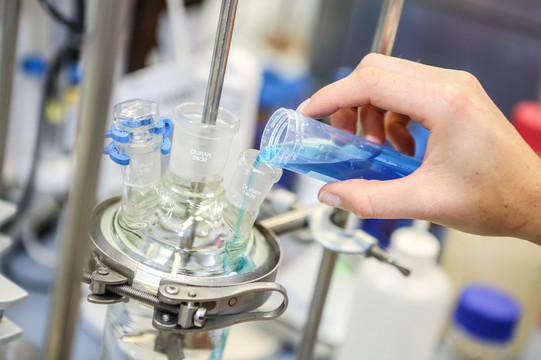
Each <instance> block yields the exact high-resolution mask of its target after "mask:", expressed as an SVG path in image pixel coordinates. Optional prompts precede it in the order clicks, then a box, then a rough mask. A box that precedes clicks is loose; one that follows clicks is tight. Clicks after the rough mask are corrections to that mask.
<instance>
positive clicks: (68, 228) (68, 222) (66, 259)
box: [46, 0, 131, 360]
mask: <svg viewBox="0 0 541 360" xmlns="http://www.w3.org/2000/svg"><path fill="white" fill-rule="evenodd" d="M130 4H131V0H117V1H110V0H95V1H91V2H89V11H88V12H87V13H88V15H89V17H88V21H87V27H88V28H87V31H86V37H85V47H84V53H83V59H84V64H85V69H84V78H83V88H82V98H81V105H80V114H79V121H80V122H79V124H80V125H79V126H80V128H79V132H78V136H77V145H76V149H75V151H76V169H75V176H74V184H73V187H72V188H71V191H70V194H69V200H68V204H67V216H66V219H65V223H64V224H65V225H64V228H63V233H62V243H61V249H62V251H61V254H60V264H59V267H58V269H57V273H56V279H55V286H54V294H53V301H52V304H51V317H50V325H49V338H48V344H47V352H46V359H48V360H63V359H66V360H67V359H69V358H70V352H71V344H72V340H73V335H74V333H75V324H76V320H77V312H78V305H79V297H80V286H81V285H80V281H81V272H82V269H83V264H84V259H85V257H86V255H87V253H88V251H87V247H88V238H89V237H88V232H89V228H90V215H91V211H92V208H93V206H94V205H95V189H96V183H97V177H98V171H99V164H100V159H101V156H102V148H103V134H104V132H105V125H106V120H107V116H108V115H109V113H110V111H109V110H110V100H111V93H112V87H113V81H114V79H115V76H114V74H115V65H116V59H117V54H118V52H119V50H120V38H121V34H122V31H123V29H126V28H127V26H126V21H127V20H128V19H127V17H128V14H129V12H128V10H129V5H130Z"/></svg>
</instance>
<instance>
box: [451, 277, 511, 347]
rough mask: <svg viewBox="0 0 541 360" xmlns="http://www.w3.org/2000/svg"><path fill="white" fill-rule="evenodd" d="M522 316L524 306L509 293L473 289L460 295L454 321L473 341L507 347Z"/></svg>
mask: <svg viewBox="0 0 541 360" xmlns="http://www.w3.org/2000/svg"><path fill="white" fill-rule="evenodd" d="M520 316H521V307H520V304H519V303H518V302H517V301H516V300H515V299H513V298H512V297H511V296H510V295H508V294H507V293H505V292H503V291H501V290H498V289H495V288H492V287H489V286H485V285H470V286H467V287H465V288H464V290H463V291H462V293H461V295H460V299H459V301H458V304H457V307H456V309H455V313H454V321H455V324H456V325H457V326H459V327H460V328H462V329H463V330H464V331H466V332H467V333H468V334H470V335H471V336H472V337H476V338H479V339H482V340H485V341H487V342H496V343H505V342H507V341H509V340H510V339H511V338H512V337H513V335H514V331H515V326H516V324H517V322H518V320H519V319H520Z"/></svg>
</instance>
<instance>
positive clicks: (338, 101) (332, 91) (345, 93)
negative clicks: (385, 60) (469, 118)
mask: <svg viewBox="0 0 541 360" xmlns="http://www.w3.org/2000/svg"><path fill="white" fill-rule="evenodd" d="M434 94H435V89H434V84H433V83H430V82H427V81H424V80H420V79H416V78H413V77H409V76H406V75H402V74H398V73H394V72H390V71H387V70H383V69H380V68H377V67H361V68H360V69H358V70H355V71H354V72H353V73H352V74H351V75H349V76H348V77H346V78H344V79H342V80H339V81H337V82H335V83H332V84H330V85H328V86H326V87H324V88H322V89H320V90H319V91H317V92H316V93H315V94H314V95H313V96H312V97H311V99H310V101H309V102H308V103H307V104H306V105H305V106H304V108H303V109H302V113H303V114H305V115H308V116H311V117H315V118H318V117H323V116H328V115H330V114H332V113H334V112H336V111H338V110H340V109H345V108H352V107H357V106H363V105H368V104H370V105H373V106H375V107H378V108H381V109H385V110H389V111H392V112H396V113H400V114H405V115H408V116H410V117H412V118H414V119H415V120H417V121H419V122H423V121H425V120H426V119H428V118H429V116H430V115H432V114H433V112H434V111H435V110H434V109H435V108H436V106H438V104H437V101H426V99H433V98H434ZM423 125H425V124H423ZM427 125H429V124H426V125H425V127H428V126H427Z"/></svg>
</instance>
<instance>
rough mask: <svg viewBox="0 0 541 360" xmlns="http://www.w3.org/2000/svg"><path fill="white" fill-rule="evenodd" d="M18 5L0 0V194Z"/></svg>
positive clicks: (2, 186) (18, 2) (17, 2)
mask: <svg viewBox="0 0 541 360" xmlns="http://www.w3.org/2000/svg"><path fill="white" fill-rule="evenodd" d="M20 4H21V1H20V0H0V26H1V28H0V34H1V37H2V38H1V41H2V42H1V43H0V44H1V46H2V47H1V49H0V194H2V193H3V192H4V183H3V180H2V170H3V168H4V158H5V156H6V144H7V132H8V124H9V112H10V108H11V89H12V85H13V68H14V63H15V49H16V46H17V30H18V26H19V12H20Z"/></svg>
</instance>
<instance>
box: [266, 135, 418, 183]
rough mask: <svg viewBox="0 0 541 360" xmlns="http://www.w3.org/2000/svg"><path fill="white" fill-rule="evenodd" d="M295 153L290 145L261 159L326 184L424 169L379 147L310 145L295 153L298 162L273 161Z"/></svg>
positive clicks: (388, 177) (270, 150) (268, 150)
mask: <svg viewBox="0 0 541 360" xmlns="http://www.w3.org/2000/svg"><path fill="white" fill-rule="evenodd" d="M292 150H293V149H292V146H291V145H289V144H283V145H278V146H273V147H267V148H265V149H263V150H262V151H261V153H260V154H259V157H260V158H261V160H262V161H265V162H267V163H268V164H269V165H273V166H279V167H283V168H284V169H287V170H291V171H293V172H296V173H298V174H302V175H307V176H310V177H312V178H315V179H318V180H322V181H325V182H335V181H343V180H349V179H367V180H392V179H398V178H401V177H404V176H407V175H409V174H411V173H412V172H414V171H415V170H416V169H417V168H418V167H419V166H420V165H421V162H420V161H419V160H417V159H415V158H412V157H409V156H407V155H404V154H401V153H399V152H396V151H394V150H391V149H389V148H386V147H383V146H379V145H376V144H371V145H370V146H368V147H366V148H358V147H355V146H352V145H343V146H339V145H336V144H332V143H327V144H317V143H312V144H310V143H307V144H303V146H302V147H301V148H300V149H298V150H295V152H296V154H297V156H296V157H295V159H294V160H289V161H288V162H286V163H283V164H282V163H277V162H276V161H275V160H273V158H274V157H275V155H276V154H277V152H278V151H292Z"/></svg>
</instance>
